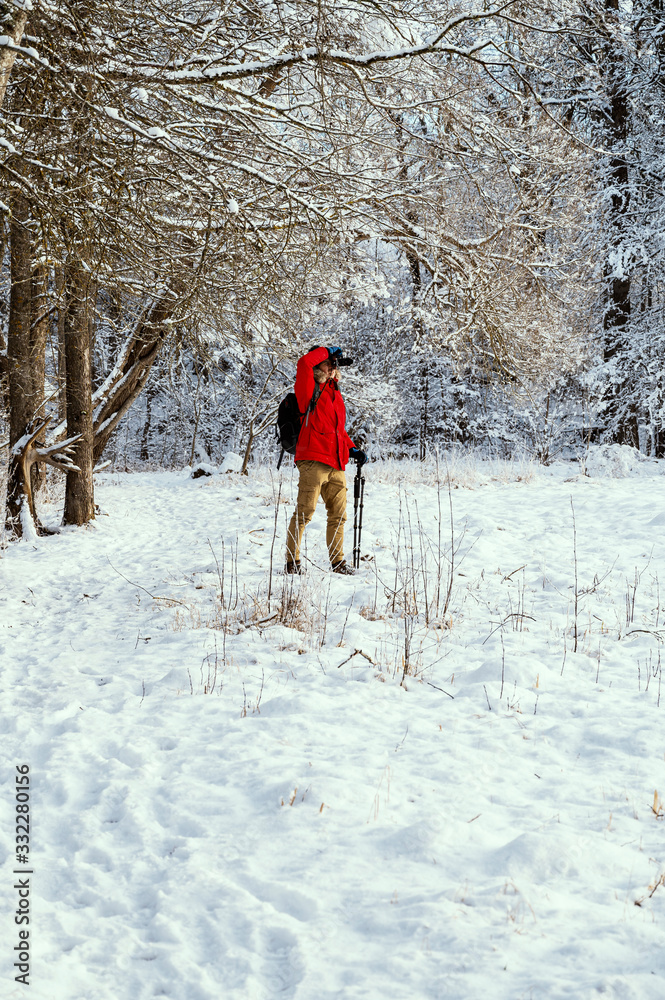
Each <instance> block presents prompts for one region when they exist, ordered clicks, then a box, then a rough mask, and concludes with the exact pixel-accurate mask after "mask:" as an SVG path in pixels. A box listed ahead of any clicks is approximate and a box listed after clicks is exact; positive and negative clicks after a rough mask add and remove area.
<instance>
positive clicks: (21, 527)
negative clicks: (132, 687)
mask: <svg viewBox="0 0 665 1000" xmlns="http://www.w3.org/2000/svg"><path fill="white" fill-rule="evenodd" d="M664 5H665V0H637V2H633V3H631V2H627V3H619V2H618V0H592V2H575V0H572V2H565V3H563V4H561V3H559V4H557V5H550V4H549V3H532V2H528V0H527V2H518V0H514V2H511V0H508V2H506V3H497V4H486V3H478V2H468V3H467V2H462V3H450V2H446V0H428V2H426V3H424V2H421V3H419V2H412V0H404V2H402V0H400V2H389V3H375V2H369V0H353V2H349V3H347V4H345V5H339V4H335V5H333V4H329V3H326V2H325V0H321V2H318V3H310V2H308V0H297V2H292V3H284V2H281V0H275V2H268V0H265V2H264V0H257V2H252V0H249V2H233V0H230V2H228V3H219V2H217V3H211V2H197V0H192V2H188V3H186V4H183V3H177V2H172V0H144V2H142V3H141V4H137V3H134V2H132V0H129V2H123V3H117V2H108V0H106V2H105V0H101V2H97V3H95V4H92V3H89V2H61V0H25V2H9V3H0V18H1V19H2V25H3V26H2V29H1V30H2V35H1V36H0V101H1V102H2V103H1V107H2V126H1V133H0V154H1V167H2V169H1V170H0V184H1V186H2V191H1V192H0V201H1V204H0V211H1V215H0V219H1V223H0V224H1V226H2V229H1V238H2V247H3V253H2V275H1V280H2V293H1V294H0V310H1V316H0V319H1V324H0V379H1V380H2V401H3V409H2V413H1V414H0V419H1V421H2V427H1V428H0V444H2V445H3V448H4V453H5V455H6V457H7V501H6V512H5V521H6V527H7V529H8V530H9V531H10V532H11V533H13V534H15V535H21V534H25V533H26V532H32V531H33V530H34V528H35V526H36V528H37V530H45V529H42V528H41V525H40V523H39V518H38V514H37V507H36V505H35V497H36V496H37V495H38V492H39V489H40V488H41V487H42V485H43V483H44V480H45V472H44V469H45V465H47V464H50V465H51V466H53V467H55V468H56V469H57V470H59V472H61V473H64V474H65V475H66V477H67V478H66V497H65V507H64V522H65V523H69V524H72V523H73V524H83V523H86V522H87V521H88V520H90V519H91V518H92V517H94V509H95V508H94V484H93V469H94V468H95V467H99V465H100V464H103V463H104V462H108V461H111V462H113V463H114V464H115V466H116V467H121V468H122V467H132V468H134V467H140V466H141V465H142V464H143V465H144V466H146V465H147V464H150V465H152V466H154V465H155V464H156V465H160V466H182V465H186V464H190V465H191V464H193V463H194V462H195V461H198V462H204V463H206V462H210V463H219V462H220V461H221V459H222V457H223V455H224V454H225V453H226V452H228V451H234V452H239V453H240V454H242V455H243V458H244V463H243V467H244V468H246V467H247V463H248V462H249V461H251V460H253V459H254V458H256V456H259V457H261V456H263V457H265V456H267V455H269V456H270V458H271V459H272V458H273V457H274V459H275V460H276V458H277V455H278V449H277V448H276V445H275V440H274V436H273V433H272V428H273V426H274V422H275V414H276V409H277V404H278V402H279V400H280V398H281V397H282V396H283V395H284V393H285V392H286V391H288V389H289V388H290V387H291V385H292V382H293V377H294V371H295V361H296V359H297V358H298V356H299V355H300V354H302V353H303V352H304V351H305V350H307V349H308V348H309V347H311V346H312V345H314V344H321V343H323V344H328V343H332V344H340V345H342V346H343V348H344V350H345V353H347V354H349V355H351V356H353V357H354V359H355V365H354V366H353V367H352V368H350V369H346V371H345V375H344V383H343V389H344V395H345V398H346V401H347V408H348V412H349V419H348V427H349V431H350V433H351V436H352V437H353V439H354V440H355V441H356V443H358V444H360V445H361V446H362V447H364V448H365V449H366V450H367V451H368V452H369V454H370V457H378V456H379V455H381V456H402V455H410V456H416V457H419V458H421V459H424V458H425V457H426V456H427V455H428V453H429V452H431V451H432V450H434V449H437V448H440V449H446V448H450V447H454V446H461V447H470V446H474V447H477V448H481V449H483V450H485V451H486V452H488V453H490V454H493V455H499V456H502V457H507V456H509V455H512V454H514V453H516V452H524V451H526V452H527V453H529V454H531V455H532V456H534V457H536V458H537V459H538V460H540V461H542V462H545V463H547V462H548V461H549V460H550V459H551V458H552V457H553V456H555V455H563V456H568V457H580V456H583V455H584V453H585V450H586V449H587V448H588V446H589V444H590V443H592V442H593V443H598V442H602V441H608V442H614V443H618V444H621V445H628V446H631V447H633V448H638V449H640V450H641V451H642V452H644V453H646V454H649V455H652V456H656V457H663V455H664V454H665V434H664V431H665V413H664V410H663V392H664V387H663V372H662V362H661V357H662V353H663V301H664V295H665V286H664V278H665V253H664V250H665V239H664V236H663V232H664V228H665V226H664V223H665V192H664V175H665V113H664V111H663V107H664V97H665V73H664V68H665V67H664V65H663V64H664V62H665V10H664Z"/></svg>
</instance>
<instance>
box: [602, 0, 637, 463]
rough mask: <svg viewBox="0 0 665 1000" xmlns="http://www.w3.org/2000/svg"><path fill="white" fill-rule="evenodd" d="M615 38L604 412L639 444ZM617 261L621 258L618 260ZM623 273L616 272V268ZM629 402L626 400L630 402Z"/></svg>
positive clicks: (622, 75) (614, 9)
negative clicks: (629, 361) (631, 371)
mask: <svg viewBox="0 0 665 1000" xmlns="http://www.w3.org/2000/svg"><path fill="white" fill-rule="evenodd" d="M605 9H606V11H607V12H608V14H609V19H610V23H614V24H616V23H617V22H618V14H619V0H605ZM619 45H620V43H619V42H617V41H616V39H614V38H610V39H609V40H608V41H607V42H606V52H605V57H606V60H607V66H608V72H607V80H608V91H609V93H608V96H609V107H608V116H607V119H606V122H607V124H606V129H607V136H608V139H609V145H610V146H611V148H612V149H613V150H614V155H613V156H612V158H611V160H610V165H609V185H610V187H611V191H612V194H611V204H612V217H611V222H610V225H611V237H610V240H611V246H612V250H613V251H614V254H613V256H614V258H615V262H614V263H613V264H612V265H610V264H609V263H608V265H606V280H607V290H606V295H607V303H606V308H605V315H604V318H603V329H604V331H605V344H604V350H603V360H604V361H605V363H609V362H611V361H612V360H614V359H615V358H617V360H618V361H619V371H620V375H619V380H618V382H616V383H614V384H612V386H611V387H610V389H609V401H608V406H607V416H608V420H609V423H610V434H611V436H612V439H613V440H614V441H615V442H616V443H617V444H628V445H632V446H633V447H634V448H639V432H638V419H637V409H636V404H635V402H634V400H633V399H632V397H633V396H634V386H633V384H632V380H631V378H630V376H629V375H628V374H627V372H626V363H625V361H624V362H623V364H622V363H621V358H622V356H623V355H625V352H626V350H627V348H628V346H629V338H630V318H631V308H630V293H631V274H630V267H631V264H632V261H630V260H628V259H626V257H627V254H628V252H629V251H628V248H627V247H626V246H625V236H626V229H627V225H630V220H629V209H630V176H629V168H628V163H627V162H626V153H627V140H628V134H629V129H630V107H629V102H628V89H627V75H626V74H627V67H626V62H625V59H624V58H623V56H622V52H621V50H620V48H619V47H618V46H619ZM619 261H620V262H621V263H619ZM617 268H620V270H621V274H620V275H618V276H617V274H616V270H617ZM629 401H630V402H629Z"/></svg>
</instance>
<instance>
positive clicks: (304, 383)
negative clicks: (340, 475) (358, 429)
mask: <svg viewBox="0 0 665 1000" xmlns="http://www.w3.org/2000/svg"><path fill="white" fill-rule="evenodd" d="M327 357H328V349H327V348H326V347H317V348H315V349H314V350H313V351H310V352H309V354H305V355H304V356H303V357H302V358H300V360H299V361H298V368H297V370H296V384H295V393H296V397H297V399H298V408H299V410H300V412H301V413H305V411H306V410H307V407H308V406H309V404H310V402H311V399H312V396H313V395H314V388H315V386H316V385H317V382H316V381H315V379H314V375H313V374H312V369H313V368H314V367H315V366H316V365H319V364H321V362H322V361H325V360H326V358H327ZM345 424H346V407H345V406H344V400H343V399H342V394H341V392H340V391H339V386H338V385H337V382H333V380H332V379H328V381H327V382H324V383H323V385H322V386H321V395H320V396H319V398H318V400H317V402H316V406H315V407H314V409H313V410H312V411H311V412H310V413H307V414H306V416H305V418H304V419H303V423H302V428H301V430H300V437H299V438H298V444H297V445H296V457H295V460H296V462H300V461H310V462H323V464H324V465H331V466H332V467H333V469H344V468H345V467H346V463H347V462H348V460H349V448H355V445H354V443H353V441H352V440H351V438H350V437H349V435H348V434H347V433H346V428H345Z"/></svg>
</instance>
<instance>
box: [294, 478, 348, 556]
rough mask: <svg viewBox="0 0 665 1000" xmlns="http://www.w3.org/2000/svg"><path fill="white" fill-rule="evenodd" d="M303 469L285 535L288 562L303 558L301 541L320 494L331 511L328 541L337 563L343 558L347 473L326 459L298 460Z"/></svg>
mask: <svg viewBox="0 0 665 1000" xmlns="http://www.w3.org/2000/svg"><path fill="white" fill-rule="evenodd" d="M296 465H297V466H298V471H299V472H300V482H299V483H298V499H297V501H296V509H295V510H294V512H293V517H292V518H291V523H290V524H289V530H288V535H287V539H286V559H287V562H295V561H296V560H297V559H299V558H300V542H301V540H302V533H303V531H304V530H305V525H306V524H309V522H310V521H311V520H312V518H313V517H314V511H315V510H316V504H317V501H318V499H319V495H320V496H321V497H322V498H323V502H324V504H325V505H326V511H327V512H328V525H327V528H326V542H327V545H328V554H329V555H330V562H331V563H332V564H333V566H334V565H336V563H339V562H341V561H342V560H343V558H344V522H345V521H346V476H345V475H344V473H343V472H342V470H341V469H333V468H332V466H330V465H324V464H323V462H305V461H301V462H296Z"/></svg>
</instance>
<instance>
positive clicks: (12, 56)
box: [0, 3, 28, 107]
mask: <svg viewBox="0 0 665 1000" xmlns="http://www.w3.org/2000/svg"><path fill="white" fill-rule="evenodd" d="M0 19H1V20H2V33H3V35H9V38H10V39H11V41H12V42H13V43H14V45H18V44H19V43H20V41H21V39H22V38H23V32H24V31H25V24H26V21H27V20H28V12H27V10H16V9H12V8H11V7H10V6H9V4H6V3H0ZM15 60H16V51H15V50H14V49H11V48H9V47H7V48H2V49H0V107H2V103H3V101H4V99H5V94H6V92H7V84H8V83H9V76H10V74H11V71H12V69H13V67H14V62H15Z"/></svg>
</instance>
